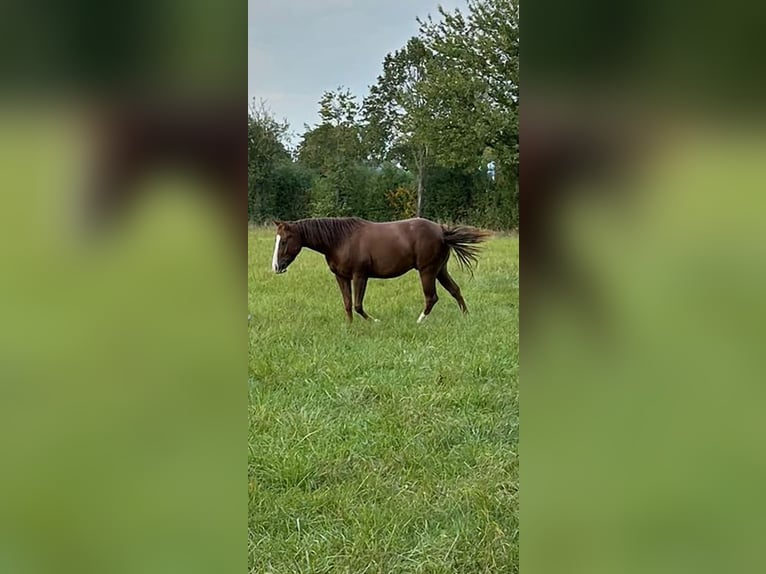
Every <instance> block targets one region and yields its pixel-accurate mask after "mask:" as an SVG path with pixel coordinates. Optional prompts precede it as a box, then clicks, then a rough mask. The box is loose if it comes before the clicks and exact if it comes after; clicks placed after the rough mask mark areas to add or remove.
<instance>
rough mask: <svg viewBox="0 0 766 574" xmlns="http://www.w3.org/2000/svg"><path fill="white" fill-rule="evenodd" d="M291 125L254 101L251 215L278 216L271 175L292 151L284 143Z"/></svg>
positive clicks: (249, 157) (249, 167)
mask: <svg viewBox="0 0 766 574" xmlns="http://www.w3.org/2000/svg"><path fill="white" fill-rule="evenodd" d="M287 127H288V126H287V124H286V123H285V122H278V121H277V120H276V119H274V117H273V115H272V114H271V112H270V111H269V110H268V108H267V107H266V104H265V103H264V102H263V101H261V102H260V103H259V104H258V105H256V104H255V103H253V105H252V106H251V107H250V111H249V113H248V116H247V172H248V173H247V175H248V178H247V181H248V190H247V191H248V202H247V203H248V218H249V219H250V220H253V219H256V218H258V217H260V218H263V217H268V216H273V215H277V211H278V208H279V205H278V199H279V198H278V197H277V196H276V194H275V193H273V189H271V186H270V179H271V175H272V173H273V172H274V170H275V167H276V166H277V164H279V163H280V162H284V161H288V160H289V159H290V154H289V153H288V151H287V149H286V148H285V146H284V144H283V143H282V142H283V139H284V136H285V134H286V132H287Z"/></svg>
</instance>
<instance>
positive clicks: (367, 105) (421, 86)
mask: <svg viewBox="0 0 766 574" xmlns="http://www.w3.org/2000/svg"><path fill="white" fill-rule="evenodd" d="M430 66H431V56H430V53H429V51H428V50H427V49H426V47H425V45H424V44H423V42H422V41H421V40H420V39H419V38H417V37H415V38H411V39H410V40H409V41H408V42H407V45H406V46H405V47H404V48H402V49H401V50H398V51H396V52H394V53H393V54H388V55H387V56H386V58H385V60H384V61H383V73H382V74H381V75H380V76H379V77H378V79H377V82H376V83H375V85H373V86H371V88H370V93H369V95H368V96H367V98H365V101H364V105H363V109H364V116H365V120H366V126H367V143H368V145H369V147H370V150H371V151H372V154H373V155H374V156H376V157H377V158H378V159H381V160H391V161H395V162H398V163H400V164H402V165H404V166H406V167H408V168H411V171H413V172H414V173H415V181H416V185H417V208H416V213H417V215H418V216H420V214H421V212H422V208H423V194H424V187H425V174H426V169H427V167H428V161H429V156H430V149H431V145H430V141H429V130H428V124H429V122H430V121H431V117H432V113H431V111H430V109H429V102H428V100H427V98H426V93H425V91H426V87H425V86H426V83H427V80H428V76H429V72H430Z"/></svg>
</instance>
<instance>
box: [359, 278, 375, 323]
mask: <svg viewBox="0 0 766 574" xmlns="http://www.w3.org/2000/svg"><path fill="white" fill-rule="evenodd" d="M366 290H367V277H365V276H363V275H355V276H354V310H355V311H356V312H357V313H359V314H360V315H361V316H362V317H363V318H365V319H372V320H373V321H375V322H376V323H377V322H378V320H377V319H375V318H374V317H372V316H370V315H368V314H367V313H366V312H365V311H364V292H365V291H366Z"/></svg>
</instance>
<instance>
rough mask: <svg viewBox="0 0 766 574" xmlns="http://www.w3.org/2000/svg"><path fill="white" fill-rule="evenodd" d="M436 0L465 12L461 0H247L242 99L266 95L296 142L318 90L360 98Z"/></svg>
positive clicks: (310, 118) (314, 112)
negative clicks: (346, 91) (343, 91)
mask: <svg viewBox="0 0 766 574" xmlns="http://www.w3.org/2000/svg"><path fill="white" fill-rule="evenodd" d="M440 4H441V5H442V6H443V7H444V8H445V9H447V10H449V11H452V10H453V9H454V8H461V10H463V11H464V12H465V6H466V2H465V0H441V1H439V0H248V87H247V90H248V105H250V104H251V103H252V102H253V100H255V101H256V102H258V101H260V100H261V99H263V100H265V101H266V104H267V107H268V108H269V109H270V110H271V111H272V112H273V114H274V115H275V116H276V118H277V119H279V120H287V121H288V122H289V124H290V130H291V131H292V132H293V133H294V134H295V135H294V136H293V137H292V138H291V141H292V142H293V143H297V141H298V139H299V136H300V134H302V133H303V131H304V124H309V125H310V126H313V125H315V124H316V123H317V122H318V121H319V114H318V109H319V106H318V102H319V98H320V97H321V96H322V93H323V92H324V91H326V90H334V89H336V88H338V87H339V86H343V87H346V88H348V89H350V90H351V92H352V93H354V94H355V95H356V96H357V99H358V100H359V101H361V100H362V98H364V96H365V95H366V94H367V90H368V87H369V86H370V85H371V84H373V83H374V82H375V80H376V78H377V77H378V75H379V74H380V72H381V69H382V64H383V58H384V57H385V56H386V54H388V53H389V52H393V51H395V50H398V49H399V48H402V47H403V46H404V45H405V43H406V42H407V40H408V39H409V38H410V37H412V36H414V35H415V34H417V31H418V23H417V21H416V17H418V16H419V17H421V18H425V17H426V16H427V15H428V14H431V15H433V16H434V17H436V16H437V15H438V6H439V5H440Z"/></svg>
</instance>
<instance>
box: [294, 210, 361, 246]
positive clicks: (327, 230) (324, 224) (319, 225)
mask: <svg viewBox="0 0 766 574" xmlns="http://www.w3.org/2000/svg"><path fill="white" fill-rule="evenodd" d="M365 223H367V222H366V221H365V220H364V219H360V218H358V217H323V218H317V219H301V220H300V221H296V222H295V226H296V227H297V228H298V230H299V231H300V234H301V237H303V241H304V243H305V242H309V243H311V244H314V245H325V246H328V247H330V246H334V245H337V244H338V243H340V242H341V241H343V240H344V239H345V238H346V237H348V236H349V235H350V234H351V232H352V231H354V230H355V229H357V228H358V227H360V226H361V225H363V224H365Z"/></svg>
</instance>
